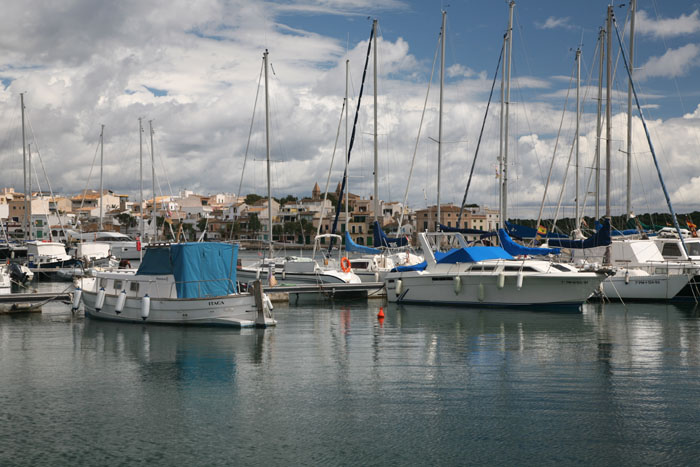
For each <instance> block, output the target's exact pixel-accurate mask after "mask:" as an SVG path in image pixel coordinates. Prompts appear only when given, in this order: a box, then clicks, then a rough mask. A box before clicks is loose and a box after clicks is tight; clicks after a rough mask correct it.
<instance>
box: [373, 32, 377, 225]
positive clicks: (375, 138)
mask: <svg viewBox="0 0 700 467" xmlns="http://www.w3.org/2000/svg"><path fill="white" fill-rule="evenodd" d="M372 30H373V33H372V34H373V35H374V53H373V59H374V221H375V222H376V221H377V219H378V218H379V196H378V195H379V182H378V180H377V175H378V174H377V166H378V165H379V156H378V152H379V151H378V149H377V20H376V19H375V20H374V21H372Z"/></svg>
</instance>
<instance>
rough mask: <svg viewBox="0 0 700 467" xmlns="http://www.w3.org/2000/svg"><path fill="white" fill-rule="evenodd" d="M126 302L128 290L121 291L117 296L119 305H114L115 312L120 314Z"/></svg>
mask: <svg viewBox="0 0 700 467" xmlns="http://www.w3.org/2000/svg"><path fill="white" fill-rule="evenodd" d="M125 303H126V290H122V291H121V292H119V296H118V297H117V305H116V306H115V307H114V311H115V313H117V314H119V313H121V312H122V310H123V309H124V304H125Z"/></svg>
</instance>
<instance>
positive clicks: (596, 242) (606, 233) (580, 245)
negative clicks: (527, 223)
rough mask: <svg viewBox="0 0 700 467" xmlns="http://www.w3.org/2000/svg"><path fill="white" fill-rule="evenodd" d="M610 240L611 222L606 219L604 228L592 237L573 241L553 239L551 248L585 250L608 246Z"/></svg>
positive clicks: (550, 241)
mask: <svg viewBox="0 0 700 467" xmlns="http://www.w3.org/2000/svg"><path fill="white" fill-rule="evenodd" d="M611 241H612V240H611V238H610V221H609V220H608V219H605V223H604V224H603V225H602V228H601V229H600V230H599V231H598V232H596V233H595V234H593V235H591V236H590V237H588V238H587V239H585V240H571V239H568V238H567V239H561V238H552V239H550V240H549V242H548V243H549V246H558V247H561V248H574V249H577V250H582V249H585V248H595V247H597V246H608V245H610V243H611Z"/></svg>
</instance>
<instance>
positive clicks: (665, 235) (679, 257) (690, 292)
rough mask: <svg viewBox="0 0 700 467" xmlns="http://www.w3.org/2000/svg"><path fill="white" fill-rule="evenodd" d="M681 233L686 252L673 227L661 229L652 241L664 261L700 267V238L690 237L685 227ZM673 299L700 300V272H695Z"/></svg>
mask: <svg viewBox="0 0 700 467" xmlns="http://www.w3.org/2000/svg"><path fill="white" fill-rule="evenodd" d="M669 230H670V229H669ZM681 234H682V235H683V243H685V247H686V248H687V250H688V251H687V253H686V251H685V250H684V249H683V243H681V240H680V238H678V235H677V234H676V233H675V229H674V231H671V232H669V231H668V230H667V229H663V230H662V231H661V232H659V235H658V236H657V237H654V243H656V244H657V245H658V247H659V248H660V249H661V255H662V256H663V259H664V260H665V261H669V262H683V263H689V265H691V266H694V267H695V266H697V267H700V238H698V237H691V236H690V233H689V232H688V231H687V230H685V229H681ZM674 300H678V301H694V302H697V301H700V274H698V273H697V272H696V273H695V274H694V275H693V276H692V277H691V278H690V281H689V282H688V284H687V285H686V286H685V287H683V288H682V289H681V291H680V292H678V294H676V296H675V297H674Z"/></svg>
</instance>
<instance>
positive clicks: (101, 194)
mask: <svg viewBox="0 0 700 467" xmlns="http://www.w3.org/2000/svg"><path fill="white" fill-rule="evenodd" d="M104 134H105V126H104V125H102V127H101V129H100V227H99V229H98V230H100V231H102V230H103V229H102V216H103V215H104V208H103V204H104V196H103V192H102V175H103V171H104V155H105V153H104V150H105V140H104Z"/></svg>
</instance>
